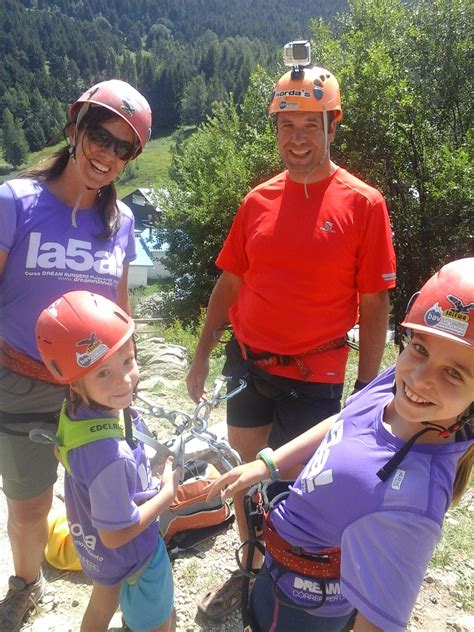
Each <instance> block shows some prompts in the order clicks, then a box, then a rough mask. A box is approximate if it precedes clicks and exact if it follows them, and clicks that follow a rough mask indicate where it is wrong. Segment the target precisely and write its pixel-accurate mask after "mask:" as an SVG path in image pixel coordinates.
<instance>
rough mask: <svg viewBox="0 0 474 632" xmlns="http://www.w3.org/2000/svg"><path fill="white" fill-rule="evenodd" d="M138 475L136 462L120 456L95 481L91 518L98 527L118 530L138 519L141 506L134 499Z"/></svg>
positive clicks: (90, 487) (91, 499) (91, 493)
mask: <svg viewBox="0 0 474 632" xmlns="http://www.w3.org/2000/svg"><path fill="white" fill-rule="evenodd" d="M136 478H137V469H136V464H135V462H134V461H132V460H129V459H118V460H117V461H114V462H113V463H111V464H110V465H108V466H107V467H106V468H105V469H103V470H102V471H101V472H100V474H98V475H97V476H96V478H95V479H94V480H93V481H92V483H91V484H90V486H89V498H90V503H91V521H92V524H93V525H94V527H95V528H96V529H103V530H104V531H117V530H118V529H124V528H125V527H130V526H131V525H133V524H135V523H136V522H138V520H139V515H138V507H137V505H136V504H135V503H134V502H133V494H134V490H135V487H136ZM111 490H114V491H113V495H112V494H111Z"/></svg>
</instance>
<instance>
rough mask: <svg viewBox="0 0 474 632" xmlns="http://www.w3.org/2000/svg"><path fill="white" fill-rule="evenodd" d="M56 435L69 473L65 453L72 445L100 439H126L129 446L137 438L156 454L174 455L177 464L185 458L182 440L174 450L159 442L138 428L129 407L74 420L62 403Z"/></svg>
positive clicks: (60, 452) (73, 447)
mask: <svg viewBox="0 0 474 632" xmlns="http://www.w3.org/2000/svg"><path fill="white" fill-rule="evenodd" d="M56 438H57V445H58V450H59V454H60V457H61V463H62V464H63V465H64V468H65V469H66V471H67V472H68V473H69V474H71V467H70V465H69V459H68V453H69V452H70V451H71V450H74V449H75V448H80V447H81V446H83V445H87V444H88V443H92V442H94V441H99V440H100V439H125V440H126V441H127V443H128V444H129V445H130V446H131V447H133V442H134V441H135V439H139V440H140V441H143V443H146V444H147V445H149V446H151V447H152V448H153V449H154V450H156V452H157V454H165V455H166V456H173V457H175V459H177V461H176V465H182V463H181V462H182V461H183V460H184V443H183V442H182V441H181V442H179V445H177V446H176V448H177V450H170V449H169V448H168V447H167V446H165V445H163V444H162V443H159V442H158V441H157V440H156V439H155V438H154V437H153V436H152V435H151V434H146V433H144V432H141V431H139V430H137V429H136V428H135V427H134V426H133V424H132V422H131V417H130V410H129V409H128V408H127V409H125V410H124V411H123V413H121V415H120V419H115V418H110V417H106V418H104V419H86V420H81V421H80V422H76V421H73V420H71V419H70V418H69V416H68V414H67V411H66V404H65V403H64V404H63V406H62V408H61V412H60V414H59V425H58V430H57V434H56ZM178 452H179V454H178Z"/></svg>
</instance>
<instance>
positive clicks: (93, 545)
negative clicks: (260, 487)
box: [36, 291, 180, 632]
mask: <svg viewBox="0 0 474 632" xmlns="http://www.w3.org/2000/svg"><path fill="white" fill-rule="evenodd" d="M133 332H134V324H133V320H132V319H131V318H130V316H128V315H127V314H126V313H125V312H124V311H123V310H122V309H121V308H120V307H118V306H117V305H116V304H114V303H113V302H112V301H110V300H109V299H106V298H104V297H102V296H99V295H97V294H92V293H91V292H86V291H75V292H68V293H67V294H64V295H63V296H62V297H61V298H59V299H58V300H57V301H55V302H54V303H52V304H51V305H50V306H49V307H48V308H47V309H45V310H43V312H42V313H41V314H40V316H39V318H38V321H37V324H36V336H37V343H38V348H39V351H40V354H41V357H42V359H43V361H44V363H45V365H46V366H47V367H48V369H49V371H51V373H52V374H53V376H54V377H55V378H56V379H57V380H58V381H60V382H61V383H63V384H69V395H68V396H67V397H66V401H65V403H64V405H63V407H62V410H61V415H60V421H59V427H58V433H57V437H58V441H59V449H58V451H59V456H60V460H61V461H62V463H63V465H64V466H65V468H66V470H67V472H66V477H65V501H66V512H67V517H68V523H69V529H70V532H71V535H72V538H73V541H74V546H75V549H76V551H77V553H78V555H79V557H80V560H81V564H82V568H83V569H84V572H85V573H86V575H88V576H89V577H90V578H91V579H92V582H93V588H92V595H91V598H90V601H89V604H88V606H87V609H86V612H85V614H84V618H83V621H82V625H81V632H102V631H104V632H105V631H106V630H107V629H108V624H109V622H110V620H111V618H112V616H113V614H114V612H115V611H116V609H117V606H118V605H119V602H120V606H121V609H122V613H123V617H124V620H125V622H126V623H127V625H128V626H129V627H130V628H131V629H133V630H135V631H145V630H146V631H151V630H154V631H160V632H170V631H173V630H174V629H175V623H174V620H175V613H174V609H173V579H172V574H171V566H170V562H169V559H168V556H167V552H166V548H165V545H164V542H163V540H162V538H161V537H160V534H159V526H158V522H157V517H158V516H159V515H160V513H162V512H163V511H164V510H165V509H167V508H168V506H169V505H170V504H171V502H172V501H173V499H174V497H175V494H176V488H177V485H178V478H179V469H180V468H176V469H175V470H174V471H173V470H172V459H168V460H167V462H166V466H165V469H164V473H163V476H162V480H161V486H160V483H159V480H158V479H157V478H155V477H153V476H152V474H151V471H150V466H149V461H148V458H147V457H146V454H145V450H144V446H143V444H142V443H141V442H140V441H134V440H133V437H130V436H128V435H127V433H126V432H125V430H124V423H123V420H122V418H121V412H120V411H122V410H124V415H126V414H127V411H129V412H130V416H131V422H132V424H134V425H135V426H136V427H137V429H138V430H142V431H143V430H144V429H143V427H142V422H141V420H140V417H139V416H138V414H137V413H136V412H135V411H133V409H130V410H129V408H128V407H129V406H130V404H131V403H132V399H133V395H134V392H135V387H136V385H137V382H138V368H137V363H136V359H135V347H134V341H133V338H132V335H133ZM128 419H129V420H130V417H129V418H128ZM130 427H131V426H130ZM104 433H105V434H104ZM98 436H99V437H104V438H99V440H96V437H98ZM124 436H127V439H125V438H124Z"/></svg>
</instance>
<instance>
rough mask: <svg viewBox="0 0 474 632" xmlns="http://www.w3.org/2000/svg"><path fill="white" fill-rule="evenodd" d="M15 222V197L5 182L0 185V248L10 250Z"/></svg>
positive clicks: (13, 237) (5, 250)
mask: <svg viewBox="0 0 474 632" xmlns="http://www.w3.org/2000/svg"><path fill="white" fill-rule="evenodd" d="M16 224H17V216H16V202H15V197H14V195H13V191H12V189H11V188H10V187H9V186H8V184H7V183H6V182H5V183H4V184H2V185H1V186H0V250H3V251H4V252H10V249H11V247H12V245H13V242H14V239H15V232H16Z"/></svg>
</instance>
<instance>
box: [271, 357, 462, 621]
mask: <svg viewBox="0 0 474 632" xmlns="http://www.w3.org/2000/svg"><path fill="white" fill-rule="evenodd" d="M393 381H394V369H393V367H392V368H391V369H389V370H388V371H386V372H385V373H383V374H382V375H380V376H379V377H378V378H377V379H376V380H374V382H372V383H371V384H370V385H369V386H367V387H366V388H365V389H364V390H363V391H361V392H360V393H358V394H357V395H355V396H353V397H352V398H351V401H350V402H349V403H348V405H347V406H346V407H345V408H344V409H343V410H342V411H341V413H340V414H339V418H338V420H337V421H336V422H335V423H334V424H333V426H332V427H331V429H330V430H329V432H328V434H327V435H326V437H325V439H324V441H323V442H322V444H321V445H320V446H319V448H318V450H317V451H316V452H315V454H314V455H313V457H312V458H311V460H310V461H309V462H308V463H307V465H306V466H305V468H304V470H303V471H302V473H301V474H300V476H299V477H298V479H297V480H296V482H295V484H294V485H293V487H292V488H291V491H290V495H289V496H288V497H287V499H285V500H284V501H282V502H281V503H279V504H278V505H277V507H276V509H275V510H274V511H273V512H272V514H271V517H272V522H273V525H274V527H275V529H276V530H277V531H278V533H279V534H280V535H281V536H283V537H284V538H285V539H286V540H287V541H288V542H291V543H292V544H294V545H297V546H301V547H303V548H304V549H306V550H307V551H310V552H313V553H316V552H318V551H321V550H323V549H326V548H332V547H338V546H340V547H341V577H340V580H339V581H338V580H336V581H328V584H327V597H326V601H325V604H324V605H323V606H322V607H321V608H320V609H318V610H314V611H313V612H312V614H314V615H316V616H321V617H331V616H342V615H344V614H348V613H349V612H350V611H351V610H352V609H353V608H357V610H359V611H360V612H362V614H363V615H364V616H365V617H366V618H367V619H369V621H371V622H372V623H374V624H375V625H377V626H379V627H380V628H382V629H383V630H384V631H385V632H391V631H397V632H398V631H400V630H404V629H405V627H406V625H407V621H408V618H409V616H410V613H411V610H412V608H413V605H414V603H415V600H416V597H417V594H418V591H419V589H420V586H421V583H422V581H423V576H424V573H425V571H426V567H427V565H428V562H429V560H430V558H431V556H432V553H433V549H434V547H435V545H436V543H437V542H438V540H439V538H440V533H441V526H442V523H443V518H444V514H445V512H446V510H447V509H448V507H449V504H450V502H451V498H452V493H453V483H454V477H455V472H456V466H457V462H458V460H459V459H460V458H461V456H462V455H463V454H464V452H465V451H466V450H467V448H468V446H469V442H468V441H462V442H456V443H446V444H420V445H418V444H415V445H414V447H413V448H412V449H411V450H410V452H409V453H408V455H407V456H406V457H405V459H404V460H403V461H402V462H401V464H400V465H399V467H398V468H397V469H396V470H395V471H394V473H393V474H392V475H391V476H390V477H389V479H388V480H387V481H386V482H382V481H381V480H380V479H379V478H378V477H377V471H378V470H379V469H380V468H381V467H382V466H383V465H385V464H386V462H387V461H388V460H389V459H390V458H391V457H392V456H393V455H394V453H395V452H396V451H397V450H398V449H399V448H400V447H401V446H402V445H404V441H402V440H401V439H398V438H397V437H395V436H393V435H392V434H391V433H390V432H389V431H388V430H387V429H386V427H385V426H384V425H383V423H382V416H383V411H384V408H385V406H386V405H387V404H388V402H389V401H390V400H391V398H392V397H393V393H392V387H393ZM270 561H271V558H270V556H269V555H268V554H267V564H269V563H270ZM274 575H275V576H276V573H275V574H274ZM278 586H279V588H280V589H281V590H283V592H284V593H285V594H286V595H287V597H289V599H290V600H293V601H295V602H296V603H298V604H300V605H305V606H308V607H312V606H314V605H317V604H318V603H320V602H321V592H320V588H319V586H318V584H317V583H315V582H313V581H311V580H310V578H308V577H305V576H302V575H298V574H295V573H291V572H287V573H286V572H285V573H284V574H283V575H282V576H281V578H280V579H279V581H278Z"/></svg>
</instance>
